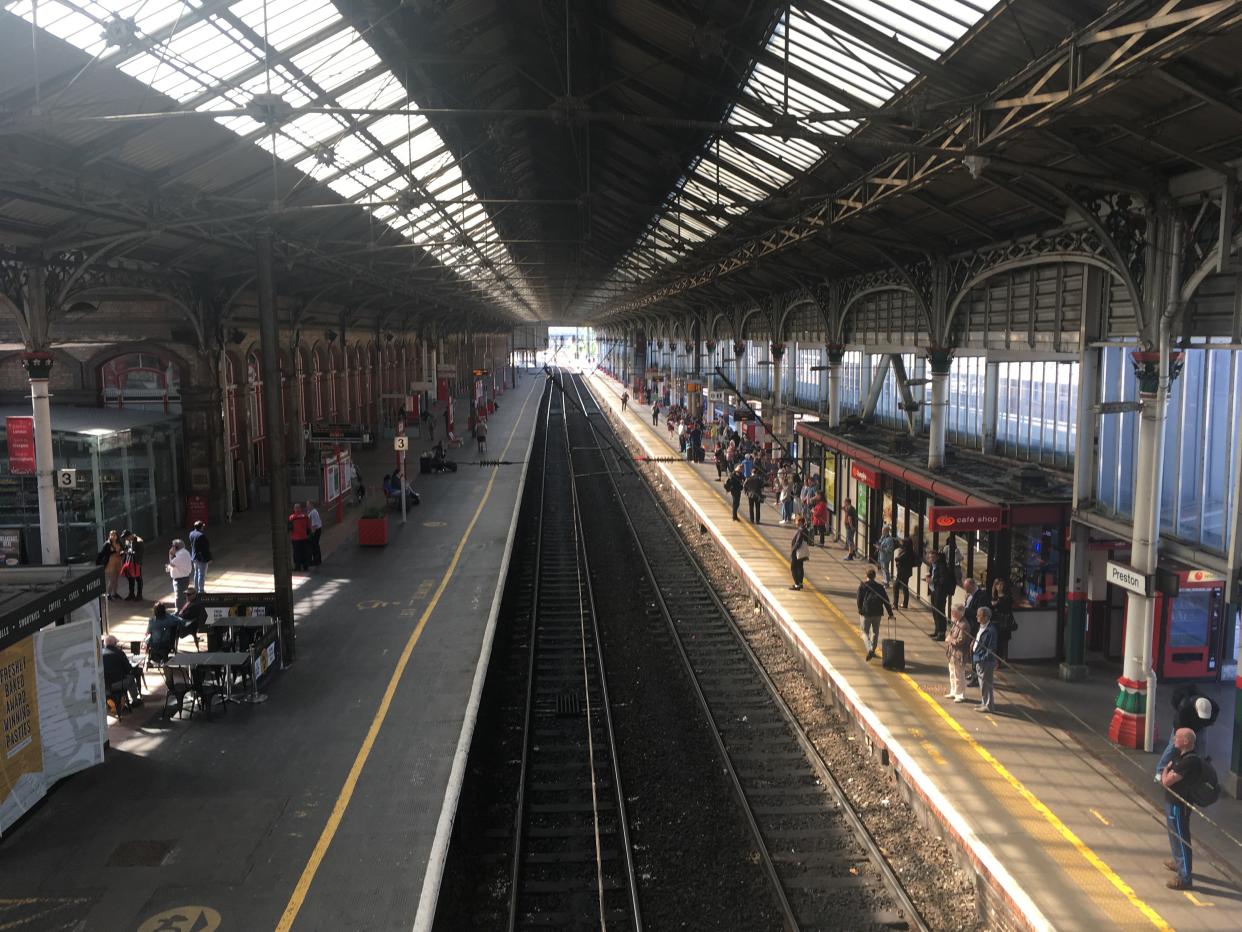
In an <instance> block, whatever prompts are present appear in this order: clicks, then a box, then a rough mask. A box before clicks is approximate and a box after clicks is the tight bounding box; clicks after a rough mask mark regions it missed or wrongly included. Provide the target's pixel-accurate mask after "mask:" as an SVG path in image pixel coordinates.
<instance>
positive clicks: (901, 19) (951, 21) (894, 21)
mask: <svg viewBox="0 0 1242 932" xmlns="http://www.w3.org/2000/svg"><path fill="white" fill-rule="evenodd" d="M997 2H998V0H803V2H795V3H792V4H791V5H790V7H789V8H788V10H787V11H786V12H784V13H782V14H781V17H780V20H779V21H778V22H777V24H776V28H775V29H773V31H772V35H771V36H770V37H769V39H768V43H767V46H766V47H765V49H764V52H763V54H761V55H760V56H759V57H758V58H757V59H756V61H755V62H754V64H753V65H752V67H751V71H750V74H749V76H748V77H747V80H746V83H745V84H744V85H743V87H742V91H741V94H740V96H739V98H738V100H737V101H736V102H735V103H734V104H733V106H732V107H731V108H730V110H729V112H728V114H727V116H726V118H725V122H726V123H728V124H730V125H731V126H768V125H771V124H772V122H773V121H774V120H775V119H776V118H777V117H780V116H784V115H786V114H788V115H791V116H793V117H795V118H796V119H797V121H798V125H800V126H801V127H802V128H804V129H806V130H809V131H812V132H815V133H821V134H823V135H825V136H846V135H848V134H849V133H851V132H853V131H854V129H855V128H857V126H858V125H859V122H860V121H859V120H857V119H852V118H849V119H843V118H838V119H824V118H822V117H820V118H818V119H816V118H812V117H811V115H812V114H825V113H840V112H843V111H857V110H859V109H865V108H870V107H880V106H883V105H884V104H885V103H887V102H888V101H889V100H891V99H892V98H893V97H894V96H895V95H897V94H898V93H900V92H901V90H902V89H903V88H905V87H906V86H907V85H908V84H909V83H910V82H911V81H913V80H914V79H915V78H917V77H918V74H917V73H916V72H915V71H912V70H910V68H909V67H908V66H907V65H905V64H902V63H901V62H898V61H897V60H896V59H894V58H893V57H892V56H891V55H889V54H886V53H885V52H882V51H880V50H879V49H876V48H874V47H873V46H871V45H869V44H868V43H866V42H865V41H863V40H862V39H860V38H858V37H857V36H856V35H854V34H853V33H852V32H851V31H850V30H848V29H844V28H842V27H841V26H840V25H835V24H834V23H833V22H830V21H829V18H828V16H829V15H830V14H833V13H835V14H837V15H835V16H831V19H833V20H836V21H838V22H846V20H845V19H843V18H842V17H843V16H846V17H849V18H852V19H853V20H856V21H858V22H859V23H861V24H864V25H865V26H869V27H871V28H872V29H874V30H878V31H879V32H881V33H883V34H884V35H888V36H892V37H893V38H895V39H896V40H897V41H898V42H900V43H901V44H902V45H904V46H908V47H909V48H910V50H911V52H912V53H913V54H914V55H916V56H921V57H923V58H925V59H926V60H927V62H928V64H931V63H932V62H934V61H936V60H938V59H939V58H940V57H941V56H943V54H944V53H945V52H946V51H947V50H948V49H949V48H950V47H951V46H952V45H953V43H955V42H956V41H957V40H958V39H960V38H961V37H962V36H963V35H965V33H966V32H967V31H968V30H969V29H970V28H971V27H972V26H974V25H975V23H977V22H978V21H979V19H980V18H981V17H982V16H984V14H986V13H987V12H988V11H989V10H990V9H991V8H992V7H993V6H995V5H996V3H997ZM786 63H787V64H786ZM827 152H828V147H826V146H820V145H816V144H815V143H814V142H809V141H806V140H801V139H783V138H781V137H779V136H770V135H753V134H750V133H733V134H729V135H722V136H716V137H714V138H713V139H712V140H711V141H710V142H709V143H708V144H707V147H706V148H705V149H704V151H703V152H702V153H701V154H700V155H699V156H698V157H697V158H696V159H695V160H694V162H693V163H691V165H690V168H689V169H688V170H687V172H686V174H685V175H684V176H682V178H681V179H680V180H679V181H678V182H677V184H676V185H675V186H674V187H673V190H672V191H671V192H670V194H669V196H668V198H667V201H666V204H665V207H664V209H663V210H662V211H661V212H660V213H659V214H657V215H656V216H655V217H654V218H653V219H652V220H651V222H650V223H649V224H648V226H647V230H646V232H645V233H644V234H643V236H642V237H641V238H640V239H639V241H638V243H637V244H635V246H634V247H633V248H632V249H631V250H630V252H629V253H628V254H627V256H626V257H625V259H623V260H622V262H621V263H620V264H619V266H618V271H617V273H616V274H614V276H613V277H614V279H615V280H618V281H624V282H634V281H637V280H639V279H641V278H642V277H645V276H642V275H639V274H637V273H636V272H635V271H634V270H635V267H636V266H645V267H647V268H649V269H650V270H651V272H653V273H654V272H655V271H656V270H657V269H658V268H660V267H662V266H666V265H669V264H671V263H673V262H675V261H677V259H678V258H680V256H681V254H682V253H683V252H684V251H685V250H686V249H688V248H689V247H691V246H693V245H694V244H695V243H697V242H700V241H701V240H702V239H703V237H702V236H700V235H698V232H697V230H695V229H692V228H690V226H689V220H690V218H694V219H695V220H696V221H697V222H698V223H699V224H706V225H708V226H710V227H711V228H712V229H713V230H715V231H720V230H723V229H724V228H725V227H726V226H728V224H729V223H730V218H732V217H734V216H737V215H738V214H741V213H744V212H745V211H746V210H748V209H750V208H752V207H754V206H757V205H758V204H759V203H760V202H762V201H764V200H766V199H767V198H768V197H770V196H771V195H772V194H774V193H775V192H777V191H778V190H780V189H781V188H783V187H785V186H786V185H787V184H789V182H790V181H792V180H793V178H794V174H793V172H794V171H799V172H801V171H807V170H808V169H810V168H811V167H812V166H813V165H814V164H815V163H816V162H818V161H819V160H820V159H822V158H823V157H824V155H825V154H826V153H827ZM679 217H680V218H681V225H680V227H679V226H678V218H679ZM670 236H671V237H672V238H671V239H670Z"/></svg>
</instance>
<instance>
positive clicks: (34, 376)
mask: <svg viewBox="0 0 1242 932" xmlns="http://www.w3.org/2000/svg"><path fill="white" fill-rule="evenodd" d="M54 361H55V360H54V359H53V358H52V354H51V353H22V365H23V366H25V367H26V377H27V378H28V379H30V381H32V382H34V381H36V380H39V379H42V380H44V381H46V380H47V379H49V378H51V377H52V363H53V362H54Z"/></svg>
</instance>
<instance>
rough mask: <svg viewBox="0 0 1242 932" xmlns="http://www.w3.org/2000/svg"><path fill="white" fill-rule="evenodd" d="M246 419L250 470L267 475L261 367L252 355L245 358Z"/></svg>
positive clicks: (257, 474) (258, 474) (259, 474)
mask: <svg viewBox="0 0 1242 932" xmlns="http://www.w3.org/2000/svg"><path fill="white" fill-rule="evenodd" d="M246 419H247V421H248V426H249V431H250V469H251V472H252V473H253V474H254V475H256V476H259V477H263V476H266V475H267V429H266V428H267V425H266V422H265V420H264V418H263V367H262V365H261V364H260V363H259V358H258V356H256V355H255V354H254V353H250V354H248V355H247V356H246Z"/></svg>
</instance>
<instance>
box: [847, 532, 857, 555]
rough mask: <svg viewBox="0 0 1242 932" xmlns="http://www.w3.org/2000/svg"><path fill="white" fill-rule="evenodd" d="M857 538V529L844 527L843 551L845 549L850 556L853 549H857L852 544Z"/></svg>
mask: <svg viewBox="0 0 1242 932" xmlns="http://www.w3.org/2000/svg"><path fill="white" fill-rule="evenodd" d="M857 539H858V529H857V528H853V527H847V528H846V529H845V551H846V555H847V556H851V557H852V556H853V555H854V551H855V550H856V549H857V548H856V546H855V544H854V541H855V540H857Z"/></svg>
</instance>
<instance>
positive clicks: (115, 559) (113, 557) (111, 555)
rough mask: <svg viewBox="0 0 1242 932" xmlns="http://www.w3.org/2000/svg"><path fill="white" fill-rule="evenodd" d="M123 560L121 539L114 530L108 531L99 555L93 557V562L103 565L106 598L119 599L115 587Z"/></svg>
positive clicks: (118, 580) (119, 576)
mask: <svg viewBox="0 0 1242 932" xmlns="http://www.w3.org/2000/svg"><path fill="white" fill-rule="evenodd" d="M124 562H125V553H124V551H123V549H122V548H121V539H120V536H119V535H118V534H117V532H116V530H115V529H113V530H111V531H109V532H108V539H107V540H106V541H104V545H103V548H102V549H101V550H100V551H99V556H97V557H96V558H95V563H96V564H97V565H100V566H102V567H103V570H104V593H105V595H107V597H108V600H109V601H111V600H113V599H119V598H120V596H119V595H117V592H116V587H117V583H118V582H120V579H121V565H122V564H123V563H124Z"/></svg>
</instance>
